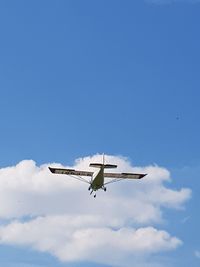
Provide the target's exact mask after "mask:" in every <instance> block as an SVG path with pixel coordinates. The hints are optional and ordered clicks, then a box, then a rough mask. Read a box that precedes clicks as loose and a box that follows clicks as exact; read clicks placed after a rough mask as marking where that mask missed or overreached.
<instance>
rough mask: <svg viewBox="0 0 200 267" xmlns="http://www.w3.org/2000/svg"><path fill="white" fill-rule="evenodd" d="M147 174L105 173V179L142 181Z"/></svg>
mask: <svg viewBox="0 0 200 267" xmlns="http://www.w3.org/2000/svg"><path fill="white" fill-rule="evenodd" d="M146 175H147V174H142V173H125V172H123V173H104V177H105V178H116V179H117V178H119V179H141V178H143V177H144V176H146Z"/></svg>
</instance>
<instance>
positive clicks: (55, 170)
mask: <svg viewBox="0 0 200 267" xmlns="http://www.w3.org/2000/svg"><path fill="white" fill-rule="evenodd" d="M49 170H50V171H51V172H52V173H55V174H66V175H77V176H92V175H93V172H88V171H76V170H73V169H61V168H51V167H49Z"/></svg>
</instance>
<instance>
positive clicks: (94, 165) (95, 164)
mask: <svg viewBox="0 0 200 267" xmlns="http://www.w3.org/2000/svg"><path fill="white" fill-rule="evenodd" d="M90 167H94V168H101V167H104V169H113V168H117V165H113V164H102V163H90Z"/></svg>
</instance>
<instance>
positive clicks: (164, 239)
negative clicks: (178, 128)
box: [0, 155, 191, 266]
mask: <svg viewBox="0 0 200 267" xmlns="http://www.w3.org/2000/svg"><path fill="white" fill-rule="evenodd" d="M106 160H107V162H109V163H115V164H117V165H118V169H117V170H116V171H120V172H142V173H148V176H146V178H144V179H142V180H138V181H137V180H134V181H122V182H121V183H120V184H113V185H112V186H111V185H110V187H108V192H106V193H105V192H103V191H98V192H97V198H96V199H93V198H92V196H90V195H89V192H88V191H87V184H82V183H80V182H78V181H76V180H73V179H71V178H69V177H68V176H64V175H63V176H62V175H53V174H51V173H50V172H49V170H48V168H47V167H48V166H49V165H51V166H60V167H64V166H62V165H60V164H45V165H42V166H40V167H37V166H36V164H35V162H34V161H31V160H28V161H27V160H26V161H22V162H20V163H19V164H17V165H16V166H13V167H8V168H3V169H0V203H1V209H0V218H1V219H2V220H9V221H10V222H9V223H8V224H5V223H4V224H2V226H1V228H0V243H2V244H17V245H28V246H30V247H32V248H34V249H37V250H39V251H47V252H49V253H51V254H53V255H55V256H56V257H58V258H59V259H60V260H63V261H74V260H90V261H91V260H92V261H94V262H102V261H103V262H104V263H108V264H111V265H112V266H113V265H114V264H115V265H117V262H118V263H119V265H120V263H122V262H123V264H121V265H122V266H125V263H124V262H126V263H127V265H128V263H129V262H130V261H129V260H128V259H129V258H131V257H132V256H133V255H134V257H136V256H137V257H138V258H139V261H140V258H144V256H145V255H146V256H148V255H150V254H152V253H156V252H160V251H165V250H170V249H175V248H176V247H178V246H179V245H180V244H181V241H180V240H179V239H178V238H176V237H172V236H170V234H168V233H167V232H165V231H161V230H157V229H156V228H153V227H149V225H152V224H153V223H159V222H161V221H162V220H163V214H162V213H163V212H162V210H163V207H167V208H174V209H180V208H182V207H183V206H184V203H185V201H187V200H188V199H189V198H190V196H191V191H190V189H188V188H181V189H179V190H175V189H171V188H169V187H167V186H166V183H170V182H171V178H170V173H169V171H168V170H166V169H165V168H161V167H158V166H156V165H155V166H147V167H133V166H132V164H131V163H130V162H129V161H128V159H126V158H123V157H116V156H106ZM99 161H100V162H101V161H102V156H101V155H95V156H92V157H85V158H82V159H78V160H77V161H76V162H75V166H72V168H76V169H84V170H88V166H89V163H90V162H99ZM66 167H70V166H66ZM25 216H29V217H30V216H33V217H31V219H30V220H29V221H26V222H23V218H24V217H25ZM134 225H135V226H134ZM136 226H137V227H139V228H136ZM74 252H75V253H74ZM99 252H100V256H99ZM141 254H142V257H140V255H141ZM102 255H103V256H102ZM112 255H115V257H113V256H112ZM102 259H103V260H102ZM116 259H117V262H116ZM125 259H126V260H125ZM138 266H139V264H138Z"/></svg>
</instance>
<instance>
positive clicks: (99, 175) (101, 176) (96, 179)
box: [49, 155, 147, 197]
mask: <svg viewBox="0 0 200 267" xmlns="http://www.w3.org/2000/svg"><path fill="white" fill-rule="evenodd" d="M104 161H105V160H104V155H103V163H90V165H89V166H90V167H93V168H98V170H97V171H96V172H90V171H79V170H74V169H62V168H52V167H49V170H50V171H51V172H52V173H54V174H66V175H68V176H71V177H73V178H75V179H77V180H79V181H82V182H85V183H88V184H89V188H88V190H89V191H90V190H91V192H90V195H91V194H92V193H93V192H94V191H97V190H99V189H102V190H104V191H106V187H105V185H107V184H110V183H114V182H118V181H121V180H124V179H141V178H143V177H144V176H146V175H147V174H141V173H111V172H108V173H106V172H104V170H105V169H113V168H117V165H113V164H105V163H104ZM83 177H91V178H90V180H88V179H86V178H83ZM105 178H111V179H112V180H110V181H108V182H105ZM94 197H96V193H95V194H94Z"/></svg>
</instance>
